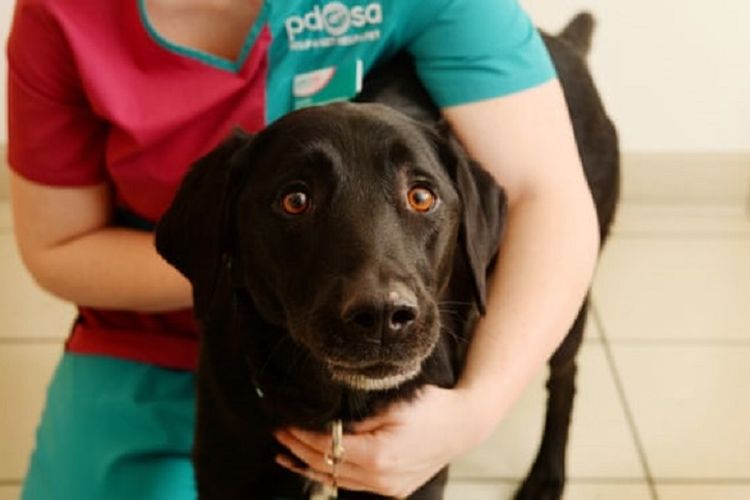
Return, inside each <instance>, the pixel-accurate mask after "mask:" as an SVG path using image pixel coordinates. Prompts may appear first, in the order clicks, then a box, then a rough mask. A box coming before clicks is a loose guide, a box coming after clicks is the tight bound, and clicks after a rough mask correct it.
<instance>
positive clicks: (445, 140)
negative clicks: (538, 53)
mask: <svg viewBox="0 0 750 500" xmlns="http://www.w3.org/2000/svg"><path fill="white" fill-rule="evenodd" d="M590 31H591V26H590V18H589V17H586V16H584V17H579V18H578V19H577V20H576V21H575V22H574V23H572V24H571V26H570V27H569V28H567V29H566V31H565V32H563V34H562V35H561V36H560V37H549V36H546V35H545V41H546V42H547V44H548V47H549V48H550V51H551V53H552V54H553V59H554V60H555V63H556V65H557V68H558V72H559V76H560V80H561V81H562V83H563V87H564V90H565V93H566V97H567V99H568V105H569V107H570V110H571V115H572V117H573V123H574V127H575V132H576V138H577V141H578V146H579V150H580V152H581V156H582V159H583V163H584V167H585V169H586V174H587V178H588V179H589V183H590V185H591V188H592V192H593V193H594V198H595V201H596V202H597V208H598V212H599V220H600V227H601V234H602V237H604V236H606V232H607V227H608V226H609V223H610V221H611V218H612V213H613V211H614V203H615V200H616V196H617V161H618V160H617V159H618V152H617V141H616V136H615V133H614V128H613V127H612V125H611V123H610V122H609V120H608V119H607V117H606V114H604V111H603V108H602V106H601V103H600V101H599V98H598V96H597V94H596V90H595V89H594V87H593V83H592V81H591V79H590V76H589V74H588V71H587V70H586V66H585V62H584V56H585V52H586V47H587V44H588V38H589V35H590ZM359 100H361V101H372V102H377V103H383V104H385V106H383V105H381V104H349V103H345V104H335V105H330V106H325V107H319V108H310V109H306V110H302V111H299V112H296V113H292V114H290V115H288V116H286V117H284V118H282V119H281V120H279V121H278V122H276V123H275V124H273V125H271V126H270V127H269V128H268V129H267V130H265V131H264V132H262V133H260V134H258V135H257V136H255V137H250V136H246V135H242V134H237V135H235V136H233V137H231V138H229V139H228V140H227V141H226V142H225V143H224V144H223V145H222V146H220V147H219V148H217V149H216V150H214V151H213V152H212V153H210V154H209V155H208V156H206V157H205V158H203V159H202V160H201V161H199V163H198V164H197V165H196V166H195V167H194V168H193V169H192V170H191V172H190V173H189V174H188V176H187V177H186V179H185V181H184V183H183V186H182V187H181V189H180V192H179V193H178V196H177V198H176V200H175V202H174V204H173V206H172V207H171V208H170V210H169V211H168V212H167V214H166V215H165V217H164V218H163V219H162V221H161V222H160V224H159V227H158V231H157V247H158V249H159V251H160V253H162V255H164V256H165V257H166V258H167V260H169V261H170V262H171V263H172V264H174V265H175V266H176V267H177V268H178V269H180V271H182V272H183V273H184V274H185V275H186V276H187V277H188V278H189V279H190V280H191V282H192V284H193V289H194V297H195V310H196V315H197V317H198V319H199V321H200V323H201V327H202V329H203V332H204V336H203V343H202V351H201V361H200V367H199V377H198V428H197V431H196V444H195V465H196V474H197V482H198V488H199V495H200V498H202V499H221V500H232V499H240V498H242V499H247V498H302V497H303V496H304V494H305V486H306V485H305V481H303V480H302V479H301V478H299V477H297V476H295V475H294V474H292V473H290V472H288V471H286V470H284V469H282V468H280V467H279V466H277V465H276V464H275V463H274V459H273V457H274V455H275V454H276V453H278V452H279V451H281V450H280V448H279V445H278V444H277V443H276V442H275V440H274V439H273V437H272V434H271V432H272V431H273V430H274V429H276V428H279V427H281V426H287V425H295V426H301V427H305V428H309V429H314V430H319V431H324V430H326V429H327V428H328V425H329V424H330V422H331V421H332V420H334V419H337V418H340V419H342V420H344V421H345V422H354V421H358V420H361V419H363V418H366V417H367V416H370V415H373V414H374V413H376V412H377V411H379V410H380V409H382V408H384V407H385V406H386V405H388V404H389V403H391V402H393V401H397V400H404V399H409V398H411V397H413V396H414V395H415V394H416V391H417V390H418V389H419V387H422V386H423V385H425V384H435V385H439V386H442V387H451V386H452V385H454V384H455V382H456V380H457V378H458V376H459V374H460V372H461V369H462V366H463V361H464V356H465V351H466V346H467V344H468V342H469V340H470V338H471V331H472V326H473V324H474V322H475V320H476V318H477V317H478V315H479V314H480V313H481V312H483V308H484V283H485V278H486V276H487V274H488V273H489V272H490V271H491V269H492V267H493V265H494V259H495V256H496V253H497V247H498V244H499V241H500V236H501V232H502V225H503V220H504V211H505V197H504V195H503V192H502V190H501V189H500V188H499V187H498V186H497V185H495V183H494V182H493V181H492V179H491V178H490V176H489V175H488V174H487V173H486V172H484V171H483V170H482V169H481V168H479V167H478V166H477V165H476V164H474V163H472V162H471V161H469V160H468V159H467V158H466V156H465V154H464V153H463V151H462V150H461V149H460V146H458V144H457V143H456V141H455V140H453V139H452V138H451V137H450V136H449V135H446V133H445V132H443V133H441V132H440V131H439V129H440V127H437V126H436V123H437V120H438V115H439V114H438V112H437V110H436V109H435V108H434V106H433V105H432V103H431V102H430V101H429V98H428V97H427V94H426V93H425V91H424V89H422V87H421V85H420V84H419V82H418V80H417V79H416V76H415V74H414V71H413V68H412V67H411V64H410V63H409V62H408V61H406V60H399V61H398V62H396V63H395V65H391V66H389V67H388V68H386V69H383V70H382V71H379V72H375V73H374V74H373V75H372V76H371V77H370V78H368V79H367V80H366V84H365V89H364V91H363V93H362V95H361V96H360V98H359ZM387 106H390V107H391V108H393V107H395V108H396V109H399V110H400V111H401V112H396V111H394V110H393V109H391V108H389V107H387ZM402 112H403V113H406V114H408V115H409V116H411V117H412V118H414V120H412V119H410V118H407V117H406V116H405V115H404V114H402ZM415 120H420V122H421V123H420V122H417V121H415ZM584 317H585V305H584V307H583V308H582V310H581V312H580V314H579V317H578V319H577V321H576V323H575V325H573V327H572V329H571V332H570V334H569V335H568V337H567V338H566V340H565V342H564V343H563V345H562V346H561V347H560V348H559V349H558V351H557V352H556V353H555V355H554V356H553V358H552V360H551V361H550V366H551V375H550V382H549V389H550V400H549V410H548V415H547V423H546V427H545V435H544V440H543V443H542V447H541V449H540V453H539V456H538V458H537V461H536V462H535V464H534V466H533V468H532V471H531V473H530V475H529V479H528V480H527V482H526V483H525V484H524V486H523V487H522V489H521V490H520V492H519V497H520V498H529V499H540V498H557V497H558V496H559V494H560V493H561V491H562V485H563V481H564V450H565V443H566V440H567V429H568V422H569V415H570V409H571V406H572V399H573V390H574V389H573V377H574V372H575V362H574V358H575V353H576V351H577V349H578V346H579V344H580V340H581V334H582V327H583V318H584ZM446 478H447V468H446V469H444V470H443V471H441V472H440V473H439V474H438V475H437V476H435V477H434V478H433V479H432V480H431V481H430V482H428V483H427V484H426V485H424V486H423V487H422V488H421V489H420V490H419V491H418V492H416V493H415V494H414V495H413V496H412V498H441V496H442V489H443V486H444V483H445V481H446ZM340 497H341V498H373V496H372V495H367V494H363V493H353V492H341V494H340Z"/></svg>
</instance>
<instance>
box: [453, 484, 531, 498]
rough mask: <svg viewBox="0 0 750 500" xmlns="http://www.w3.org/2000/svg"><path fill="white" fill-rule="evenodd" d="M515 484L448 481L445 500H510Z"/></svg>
mask: <svg viewBox="0 0 750 500" xmlns="http://www.w3.org/2000/svg"><path fill="white" fill-rule="evenodd" d="M517 487H518V485H517V484H516V483H500V482H498V483H496V482H464V481H460V482H459V481H450V482H449V483H448V486H447V487H446V488H445V500H505V499H508V498H512V496H513V493H514V492H515V491H516V488H517Z"/></svg>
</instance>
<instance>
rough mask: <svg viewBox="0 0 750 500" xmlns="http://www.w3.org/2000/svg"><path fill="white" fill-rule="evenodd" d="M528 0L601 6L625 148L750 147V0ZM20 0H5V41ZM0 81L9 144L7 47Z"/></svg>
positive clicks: (1, 31)
mask: <svg viewBox="0 0 750 500" xmlns="http://www.w3.org/2000/svg"><path fill="white" fill-rule="evenodd" d="M108 1H114V0H108ZM129 1H135V0H129ZM521 1H522V3H523V4H524V5H525V6H526V8H527V9H528V10H529V12H531V14H532V17H533V18H534V19H535V20H536V21H537V23H538V24H539V25H540V26H542V27H544V28H546V29H549V30H552V31H554V30H557V29H558V28H560V27H562V26H563V24H564V23H565V21H566V20H567V19H568V18H569V17H571V16H572V14H574V13H575V12H577V11H579V10H581V9H583V8H585V9H588V10H590V11H591V12H593V13H594V14H595V16H596V17H597V19H598V21H599V25H598V29H597V32H596V36H595V40H594V49H593V52H592V55H591V66H592V69H593V71H594V73H595V76H596V78H597V80H598V81H599V84H600V87H601V90H602V93H603V96H604V99H605V102H606V103H607V106H608V108H609V110H610V112H611V114H612V115H613V117H614V119H615V121H616V122H617V125H618V127H619V129H620V134H621V137H622V141H623V150H625V151H637V152H650V151H664V152H674V151H679V152H692V151H725V152H750V55H748V52H750V29H748V23H750V1H747V0H716V1H714V2H708V1H706V0H521ZM12 4H13V0H0V37H1V38H2V39H3V40H5V39H6V37H7V32H8V26H9V24H10V18H11V14H12ZM3 46H4V44H3ZM0 82H2V83H0V91H2V98H1V99H0V143H2V142H5V140H6V137H7V127H6V118H5V115H6V98H5V94H6V90H5V89H6V66H5V57H4V54H3V57H2V62H0Z"/></svg>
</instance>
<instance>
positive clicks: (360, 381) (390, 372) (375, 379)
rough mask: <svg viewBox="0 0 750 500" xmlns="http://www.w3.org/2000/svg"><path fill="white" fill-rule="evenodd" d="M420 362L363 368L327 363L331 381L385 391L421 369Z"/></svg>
mask: <svg viewBox="0 0 750 500" xmlns="http://www.w3.org/2000/svg"><path fill="white" fill-rule="evenodd" d="M421 365H422V364H421V362H419V361H415V362H414V363H411V364H406V365H399V366H396V365H392V364H378V365H375V366H369V367H365V368H349V367H344V366H341V365H339V364H335V363H329V364H328V370H329V371H330V373H331V379H333V381H335V382H338V383H340V384H343V385H345V386H347V387H349V388H351V389H356V390H359V391H385V390H388V389H395V388H396V387H398V386H400V385H401V384H403V383H405V382H408V381H409V380H412V379H413V378H414V377H416V376H417V375H419V372H420V371H421Z"/></svg>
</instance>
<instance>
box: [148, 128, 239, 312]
mask: <svg viewBox="0 0 750 500" xmlns="http://www.w3.org/2000/svg"><path fill="white" fill-rule="evenodd" d="M251 140H252V136H251V135H249V134H246V133H245V132H242V131H240V130H236V131H234V132H233V133H232V134H231V135H230V136H229V137H227V138H226V139H225V140H224V142H222V143H221V144H220V145H219V146H217V147H216V148H214V149H213V150H212V151H210V152H209V153H208V154H206V155H205V156H203V157H202V158H200V159H199V160H198V161H196V162H195V163H194V164H193V166H192V167H191V168H190V171H189V172H188V173H187V175H185V178H184V179H183V181H182V184H181V185H180V188H179V189H178V190H177V194H176V195H175V198H174V200H173V201H172V204H171V206H170V207H169V209H167V211H166V212H165V213H164V215H163V216H162V218H161V220H160V221H159V223H158V224H157V227H156V249H157V251H158V252H159V254H161V256H162V257H164V259H165V260H166V261H167V262H169V263H170V264H172V265H173V266H174V267H175V268H177V270H178V271H180V272H181V273H182V274H183V275H184V276H185V277H186V278H188V279H189V280H190V282H191V284H192V285H193V302H194V308H195V311H196V313H197V315H198V316H199V317H200V316H202V315H203V313H204V312H206V311H207V307H208V306H209V305H210V299H211V296H212V295H213V288H214V286H215V283H216V279H217V277H218V273H219V267H220V265H221V264H222V257H223V254H224V252H225V251H226V250H227V245H228V241H227V240H228V230H229V228H228V227H227V226H228V224H229V210H230V207H231V205H232V198H233V197H234V196H235V195H236V193H237V192H238V189H236V184H237V179H236V177H238V176H239V174H240V173H239V172H237V170H239V169H237V168H232V162H231V159H232V156H233V155H234V153H235V152H237V151H238V150H239V149H240V148H242V147H243V146H244V145H246V144H248V143H250V142H251Z"/></svg>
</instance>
